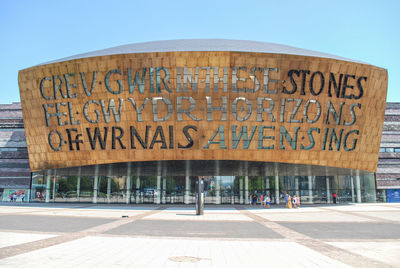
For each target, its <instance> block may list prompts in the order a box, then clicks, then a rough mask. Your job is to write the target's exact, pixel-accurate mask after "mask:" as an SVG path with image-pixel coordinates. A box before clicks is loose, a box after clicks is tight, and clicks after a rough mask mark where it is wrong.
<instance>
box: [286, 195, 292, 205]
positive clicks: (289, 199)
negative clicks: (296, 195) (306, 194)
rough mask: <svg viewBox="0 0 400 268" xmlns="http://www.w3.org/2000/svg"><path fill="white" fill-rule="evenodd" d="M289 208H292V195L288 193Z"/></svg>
mask: <svg viewBox="0 0 400 268" xmlns="http://www.w3.org/2000/svg"><path fill="white" fill-rule="evenodd" d="M287 208H292V198H291V197H290V195H288V199H287Z"/></svg>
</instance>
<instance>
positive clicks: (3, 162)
mask: <svg viewBox="0 0 400 268" xmlns="http://www.w3.org/2000/svg"><path fill="white" fill-rule="evenodd" d="M30 177H31V171H30V168H29V160H28V152H27V148H26V141H25V130H24V121H23V119H22V109H21V104H20V103H12V104H0V189H1V188H14V189H17V188H18V189H27V188H29V187H30Z"/></svg>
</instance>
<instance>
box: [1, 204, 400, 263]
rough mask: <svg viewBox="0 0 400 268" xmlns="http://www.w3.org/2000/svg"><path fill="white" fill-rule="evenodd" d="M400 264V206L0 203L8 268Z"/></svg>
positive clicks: (2, 250) (4, 256) (5, 260)
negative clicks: (200, 207) (198, 207)
mask: <svg viewBox="0 0 400 268" xmlns="http://www.w3.org/2000/svg"><path fill="white" fill-rule="evenodd" d="M21 264H23V265H24V266H29V267H76V266H80V267H115V266H118V267H231V268H232V267H255V266H257V267H400V204H342V205H330V206H303V207H302V208H300V209H290V210H289V209H285V208H282V207H272V208H271V209H262V208H260V207H259V206H257V207H250V206H207V205H206V208H205V213H204V215H202V216H196V215H195V210H194V206H178V205H176V206H172V205H170V206H163V205H162V206H156V205H140V206H139V205H115V204H114V205H100V204H99V205H94V204H27V205H22V204H11V205H10V204H5V203H3V204H0V266H2V267H19V266H21Z"/></svg>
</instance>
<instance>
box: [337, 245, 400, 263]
mask: <svg viewBox="0 0 400 268" xmlns="http://www.w3.org/2000/svg"><path fill="white" fill-rule="evenodd" d="M329 244H331V245H333V246H335V247H339V248H342V249H345V250H348V251H351V252H354V253H357V254H359V255H362V256H364V257H367V258H372V259H375V260H377V261H382V262H384V263H387V264H388V265H390V266H392V267H400V241H391V242H372V241H365V242H329Z"/></svg>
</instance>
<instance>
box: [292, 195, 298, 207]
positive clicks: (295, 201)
mask: <svg viewBox="0 0 400 268" xmlns="http://www.w3.org/2000/svg"><path fill="white" fill-rule="evenodd" d="M292 203H293V208H296V207H297V196H296V195H294V196H293V199H292Z"/></svg>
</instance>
